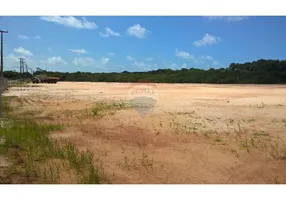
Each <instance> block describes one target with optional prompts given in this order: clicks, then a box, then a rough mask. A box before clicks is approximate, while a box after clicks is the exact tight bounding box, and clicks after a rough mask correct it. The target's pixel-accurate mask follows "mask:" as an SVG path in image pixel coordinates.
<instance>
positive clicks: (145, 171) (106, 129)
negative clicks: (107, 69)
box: [5, 82, 286, 183]
mask: <svg viewBox="0 0 286 200" xmlns="http://www.w3.org/2000/svg"><path fill="white" fill-rule="evenodd" d="M142 85H143V84H137V85H136V84H131V83H83V82H78V83H72V82H59V83H57V84H43V85H37V87H25V88H11V89H10V90H9V91H8V92H7V93H6V94H5V95H7V96H20V97H22V99H23V106H22V107H21V108H20V109H21V110H22V112H23V113H26V114H27V112H30V113H31V112H33V115H34V117H35V119H43V120H46V121H52V122H68V123H69V126H68V127H67V128H66V129H65V131H63V132H58V133H54V134H53V135H52V137H55V138H60V137H62V138H65V139H67V140H70V141H72V142H73V143H74V144H75V145H76V146H77V147H79V148H82V149H86V148H89V149H90V150H92V152H93V153H94V155H95V157H97V158H98V160H100V162H102V164H103V167H104V169H105V171H106V173H107V175H108V178H109V179H110V181H111V182H112V183H286V171H285V167H286V143H285V144H284V142H283V141H285V140H286V136H285V130H286V116H285V113H286V86H283V85H210V84H154V85H153V84H149V85H147V86H146V87H147V88H148V89H149V90H144V91H145V93H144V91H143V93H142V90H137V89H136V88H141V89H142V87H144V88H145V86H142ZM132 91H133V93H132ZM134 91H135V93H134ZM138 91H139V92H138ZM146 91H148V92H146ZM150 91H151V92H150ZM136 92H137V93H136ZM140 92H141V93H140ZM136 95H137V96H141V97H142V96H148V95H149V96H148V98H149V99H153V101H152V103H154V104H152V106H151V104H148V103H147V104H148V105H147V107H148V106H149V107H148V109H150V112H147V114H146V115H145V116H144V117H143V115H142V112H141V110H140V109H138V108H137V109H135V107H134V106H133V107H132V105H131V108H128V109H125V108H123V109H120V110H117V111H116V112H105V113H104V114H103V115H101V116H96V117H85V118H84V117H77V116H78V112H80V111H81V110H83V109H89V110H91V109H92V108H93V106H94V105H95V104H96V102H99V101H106V102H107V101H111V100H112V101H125V102H130V99H132V98H133V97H134V98H135V96H136ZM139 99H140V98H139ZM143 103H145V104H146V101H145V100H144V102H143ZM146 109H147V108H146ZM36 111H41V112H36ZM145 111H146V110H145Z"/></svg>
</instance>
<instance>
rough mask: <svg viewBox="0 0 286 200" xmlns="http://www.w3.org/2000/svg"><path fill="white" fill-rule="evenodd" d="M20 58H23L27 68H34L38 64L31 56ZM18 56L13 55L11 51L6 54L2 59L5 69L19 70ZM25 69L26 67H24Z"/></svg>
mask: <svg viewBox="0 0 286 200" xmlns="http://www.w3.org/2000/svg"><path fill="white" fill-rule="evenodd" d="M21 57H22V58H24V61H25V63H26V64H27V65H28V67H29V68H34V69H35V68H36V67H37V66H38V62H37V60H34V59H33V58H31V57H27V56H21ZM19 62H20V61H19V56H16V55H14V54H13V53H11V54H9V55H8V56H6V57H5V60H4V67H5V70H6V69H8V70H16V71H19V70H20V69H19ZM25 70H26V68H25Z"/></svg>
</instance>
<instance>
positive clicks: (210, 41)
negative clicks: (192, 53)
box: [194, 33, 221, 47]
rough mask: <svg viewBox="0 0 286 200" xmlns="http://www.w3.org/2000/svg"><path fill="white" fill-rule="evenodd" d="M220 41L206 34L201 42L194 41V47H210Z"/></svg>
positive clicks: (218, 38)
mask: <svg viewBox="0 0 286 200" xmlns="http://www.w3.org/2000/svg"><path fill="white" fill-rule="evenodd" d="M220 40H221V38H220V37H217V36H214V35H210V34H208V33H206V34H205V35H204V36H203V38H202V39H201V40H197V41H194V45H195V46H197V47H200V46H205V45H212V44H216V43H218V42H219V41H220Z"/></svg>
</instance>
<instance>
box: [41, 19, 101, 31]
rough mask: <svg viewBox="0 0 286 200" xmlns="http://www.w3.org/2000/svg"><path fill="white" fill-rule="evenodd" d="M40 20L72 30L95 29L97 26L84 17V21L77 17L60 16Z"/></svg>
mask: <svg viewBox="0 0 286 200" xmlns="http://www.w3.org/2000/svg"><path fill="white" fill-rule="evenodd" d="M40 19H42V20H44V21H47V22H53V23H56V24H60V25H64V26H67V27H70V28H76V29H95V28H97V25H96V24H95V23H94V22H90V21H87V20H86V19H85V18H84V17H83V18H82V19H77V18H75V17H72V16H70V17H60V16H46V17H40Z"/></svg>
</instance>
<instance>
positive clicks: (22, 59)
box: [19, 58, 24, 74]
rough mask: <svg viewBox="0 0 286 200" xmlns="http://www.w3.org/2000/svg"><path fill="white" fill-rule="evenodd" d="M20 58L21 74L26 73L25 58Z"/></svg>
mask: <svg viewBox="0 0 286 200" xmlns="http://www.w3.org/2000/svg"><path fill="white" fill-rule="evenodd" d="M19 60H20V74H23V73H24V58H19Z"/></svg>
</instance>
